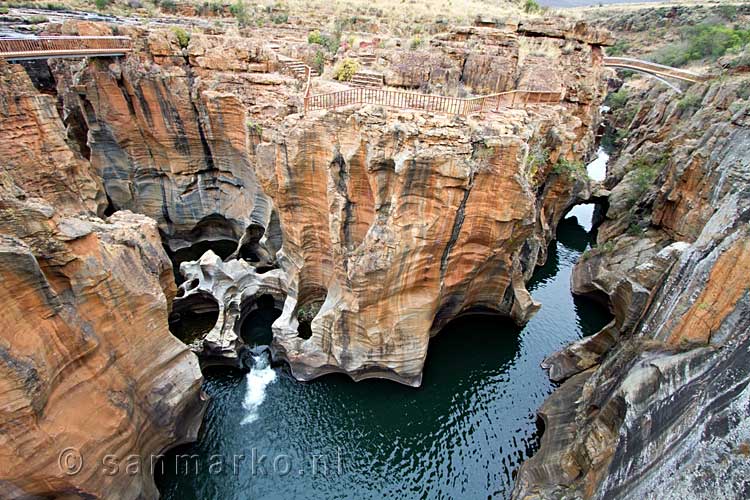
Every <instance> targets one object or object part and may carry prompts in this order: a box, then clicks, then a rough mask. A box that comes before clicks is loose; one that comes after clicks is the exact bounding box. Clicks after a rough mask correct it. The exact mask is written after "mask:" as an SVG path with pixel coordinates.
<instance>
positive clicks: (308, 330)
mask: <svg viewBox="0 0 750 500" xmlns="http://www.w3.org/2000/svg"><path fill="white" fill-rule="evenodd" d="M323 302H325V299H322V300H312V301H309V302H307V303H305V304H303V305H301V306H299V307H298V308H297V321H298V323H299V324H298V326H297V336H298V337H299V338H302V339H305V340H307V339H309V338H310V337H312V320H313V319H314V318H315V316H317V314H318V312H319V311H320V308H321V307H323Z"/></svg>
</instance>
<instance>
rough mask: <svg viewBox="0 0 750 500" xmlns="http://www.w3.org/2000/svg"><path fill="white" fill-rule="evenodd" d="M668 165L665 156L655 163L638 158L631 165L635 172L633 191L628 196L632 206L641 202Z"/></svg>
mask: <svg viewBox="0 0 750 500" xmlns="http://www.w3.org/2000/svg"><path fill="white" fill-rule="evenodd" d="M666 164H667V155H666V154H664V155H662V156H661V157H659V158H657V159H656V160H655V161H649V160H647V159H645V158H638V159H636V160H635V161H633V163H632V165H631V168H632V170H631V172H633V176H632V182H633V190H632V191H631V192H630V194H629V196H628V200H627V201H628V203H629V204H630V205H631V206H632V205H635V204H636V203H637V202H638V200H640V199H641V198H642V197H643V195H645V194H646V192H647V191H648V190H649V189H650V188H651V187H652V186H653V184H654V181H655V180H656V179H657V177H659V174H660V173H661V171H662V170H663V169H664V166H665V165H666Z"/></svg>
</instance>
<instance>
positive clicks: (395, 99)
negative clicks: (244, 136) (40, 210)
mask: <svg viewBox="0 0 750 500" xmlns="http://www.w3.org/2000/svg"><path fill="white" fill-rule="evenodd" d="M562 98H563V93H562V92H548V91H536V90H511V91H508V92H500V93H497V94H490V95H485V96H479V97H471V98H462V97H447V96H439V95H430V94H419V93H416V92H404V91H400V90H390V89H378V88H367V87H357V88H351V89H347V90H341V91H339V92H330V93H328V94H318V95H309V86H308V89H307V92H306V94H305V111H306V112H307V111H314V110H317V109H336V108H338V107H342V106H349V105H351V104H376V105H380V106H386V107H391V108H401V109H414V110H421V111H428V112H435V113H446V114H455V115H464V116H466V115H469V114H472V113H480V112H485V111H498V110H500V108H515V107H524V106H526V105H527V104H552V103H559V102H560V101H561V100H562Z"/></svg>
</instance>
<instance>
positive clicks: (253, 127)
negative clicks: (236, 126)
mask: <svg viewBox="0 0 750 500" xmlns="http://www.w3.org/2000/svg"><path fill="white" fill-rule="evenodd" d="M246 125H247V131H248V132H249V133H250V134H252V135H256V136H258V137H260V136H261V135H263V127H262V126H261V125H260V124H259V123H255V122H254V121H252V120H248V121H247V124H246Z"/></svg>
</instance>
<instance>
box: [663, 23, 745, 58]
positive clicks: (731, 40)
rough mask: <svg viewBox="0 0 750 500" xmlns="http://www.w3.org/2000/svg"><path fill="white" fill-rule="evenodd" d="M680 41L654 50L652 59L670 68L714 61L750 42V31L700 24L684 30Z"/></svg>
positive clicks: (713, 24)
mask: <svg viewBox="0 0 750 500" xmlns="http://www.w3.org/2000/svg"><path fill="white" fill-rule="evenodd" d="M681 38H682V41H681V42H679V43H677V44H674V45H669V46H667V47H664V48H663V49H661V50H659V51H657V52H656V53H655V54H654V57H653V59H654V60H655V61H656V62H658V63H661V64H667V65H669V66H684V65H685V64H687V63H689V62H691V61H698V60H701V59H709V60H716V59H718V58H719V57H721V56H723V55H724V54H726V53H727V52H729V51H730V50H739V49H740V48H741V47H743V46H744V45H746V44H747V43H748V42H750V30H743V29H735V28H732V27H729V26H725V25H723V24H715V23H702V24H697V25H695V26H689V27H687V28H685V29H684V30H683V32H682V34H681Z"/></svg>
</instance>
